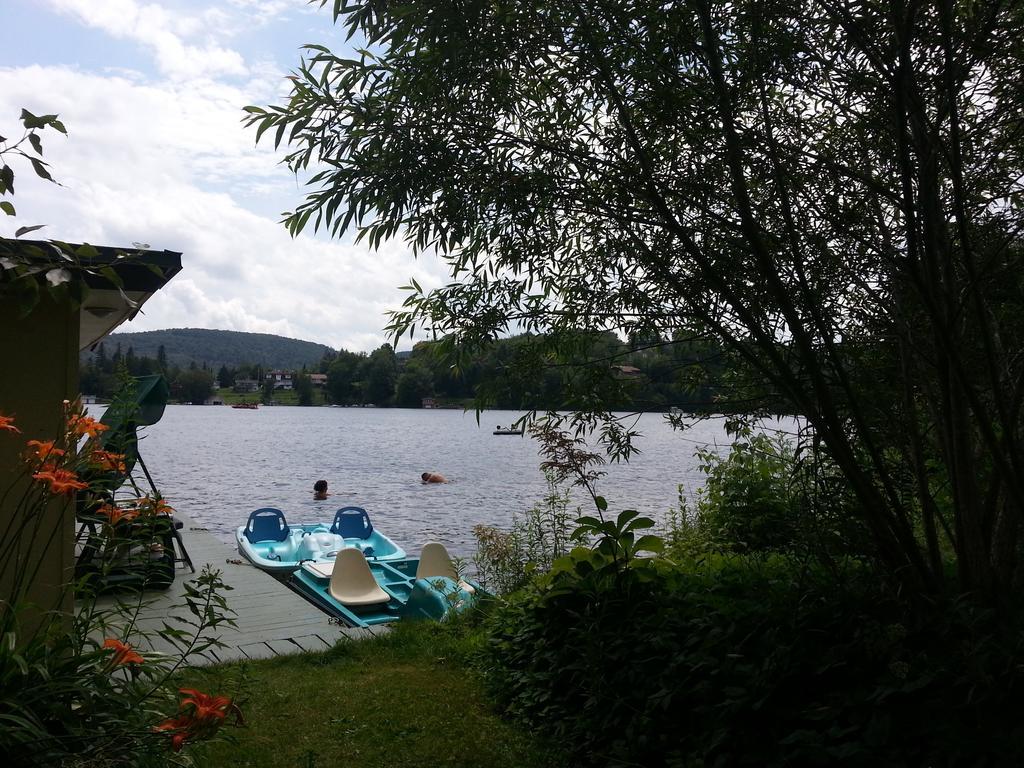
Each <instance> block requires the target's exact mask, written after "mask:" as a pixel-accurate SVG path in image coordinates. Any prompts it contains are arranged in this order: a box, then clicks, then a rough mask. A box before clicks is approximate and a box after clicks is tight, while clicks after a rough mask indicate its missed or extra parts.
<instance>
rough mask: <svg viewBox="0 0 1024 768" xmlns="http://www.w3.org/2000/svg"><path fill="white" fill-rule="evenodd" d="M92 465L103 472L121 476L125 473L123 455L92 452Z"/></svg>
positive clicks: (99, 451) (100, 451) (98, 451)
mask: <svg viewBox="0 0 1024 768" xmlns="http://www.w3.org/2000/svg"><path fill="white" fill-rule="evenodd" d="M92 463H93V464H96V465H97V466H98V467H99V468H100V469H102V470H103V471H105V472H118V473H120V474H122V475H123V474H124V472H125V467H124V454H123V453H111V452H110V451H103V450H98V449H97V450H95V451H93V452H92Z"/></svg>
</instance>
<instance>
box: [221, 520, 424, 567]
mask: <svg viewBox="0 0 1024 768" xmlns="http://www.w3.org/2000/svg"><path fill="white" fill-rule="evenodd" d="M235 541H236V543H237V544H238V552H239V554H241V555H242V557H244V558H245V559H246V560H248V561H249V562H250V563H252V564H253V565H255V566H256V567H257V568H261V569H263V570H264V571H268V572H270V573H273V574H275V575H278V576H282V577H283V576H287V575H288V574H289V573H291V572H292V571H295V570H296V569H297V568H299V567H300V566H301V565H302V564H303V563H306V562H312V563H332V562H333V561H334V559H335V558H336V557H337V556H338V554H340V553H341V552H344V551H346V550H352V551H355V552H358V553H359V554H360V556H361V557H362V558H363V559H364V560H367V561H370V562H380V561H392V560H404V559H405V557H406V554H405V550H403V549H402V548H401V547H399V546H398V545H397V544H395V542H393V541H392V540H391V539H389V538H388V537H387V536H385V535H384V534H383V533H381V532H380V531H378V530H376V529H375V528H374V527H373V525H372V524H371V523H370V516H369V515H368V514H367V513H366V510H365V509H363V508H362V507H342V508H341V509H339V510H338V511H337V512H336V513H335V515H334V521H333V522H331V523H330V524H329V525H328V524H325V523H303V524H301V525H289V524H288V522H287V521H286V520H285V517H284V513H283V512H281V510H279V509H275V508H273V507H264V508H263V509H257V510H256V511H255V512H253V513H252V514H251V515H249V520H248V521H247V522H246V524H245V525H242V526H239V527H238V528H237V529H236V530H235Z"/></svg>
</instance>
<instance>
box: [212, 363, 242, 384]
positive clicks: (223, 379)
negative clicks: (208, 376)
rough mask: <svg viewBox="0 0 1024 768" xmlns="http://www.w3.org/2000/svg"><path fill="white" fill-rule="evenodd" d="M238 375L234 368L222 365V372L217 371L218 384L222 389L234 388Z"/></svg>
mask: <svg viewBox="0 0 1024 768" xmlns="http://www.w3.org/2000/svg"><path fill="white" fill-rule="evenodd" d="M236 376H237V373H236V372H235V371H234V369H232V368H228V367H227V366H226V365H222V366H221V367H220V370H219V371H217V383H218V384H219V385H220V386H221V387H233V386H235V377H236Z"/></svg>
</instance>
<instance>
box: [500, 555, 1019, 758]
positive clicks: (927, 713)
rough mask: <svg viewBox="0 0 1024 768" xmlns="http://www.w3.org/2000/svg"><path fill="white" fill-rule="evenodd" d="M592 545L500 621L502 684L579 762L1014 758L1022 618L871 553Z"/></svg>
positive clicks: (514, 710) (514, 705)
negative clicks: (908, 585) (883, 573)
mask: <svg viewBox="0 0 1024 768" xmlns="http://www.w3.org/2000/svg"><path fill="white" fill-rule="evenodd" d="M607 538H608V537H607V536H606V537H605V539H604V540H602V542H601V545H605V551H604V552H602V551H601V548H600V546H601V545H599V547H598V548H595V549H594V550H587V549H578V550H575V551H574V552H573V553H572V554H571V555H570V556H569V557H567V558H564V559H563V560H561V561H559V563H557V564H556V567H555V569H554V570H553V571H552V573H551V574H549V575H547V576H543V577H541V578H538V579H536V580H535V581H534V582H533V583H532V584H531V585H530V586H529V587H528V588H527V589H525V590H523V591H521V592H519V593H517V594H516V595H515V596H514V597H513V598H511V599H509V600H507V601H506V602H504V603H503V604H501V605H500V606H498V607H497V608H496V610H495V611H494V612H493V613H492V614H491V616H490V618H489V632H490V638H489V642H488V645H487V651H486V663H485V664H484V667H485V669H486V670H487V675H488V680H489V683H490V686H491V690H492V691H493V693H494V695H495V696H496V698H497V700H498V701H499V702H500V704H501V706H503V707H504V709H505V711H507V712H509V713H510V714H512V715H514V716H516V717H518V718H521V719H522V720H524V721H526V722H527V723H529V724H530V725H532V726H533V727H534V728H536V729H537V730H538V731H540V732H542V733H544V734H547V735H550V736H552V737H554V738H555V739H557V740H558V741H559V743H563V744H568V745H572V747H573V748H574V749H575V751H576V754H575V757H574V761H575V763H576V764H581V765H583V764H593V765H622V766H626V765H629V766H636V765H642V766H646V767H647V768H654V767H656V766H692V765H708V766H726V765H728V766H733V765H757V766H782V765H837V764H842V765H865V766H868V765H870V766H905V765H936V766H938V765H1013V764H1018V760H1019V754H1020V750H1021V749H1022V748H1024V721H1021V719H1020V717H1019V711H1020V710H1019V706H1018V704H1017V703H1018V702H1019V697H1020V693H1021V689H1022V686H1024V666H1022V664H1021V662H1020V659H1021V658H1022V656H1021V652H1022V651H1024V647H1022V637H1024V635H1022V634H1021V633H1020V631H1019V628H1018V627H1007V626H1005V625H1000V624H997V623H996V622H995V621H994V620H993V619H992V617H990V616H989V615H987V614H986V613H984V612H980V611H978V610H976V609H972V608H971V607H969V606H968V605H966V604H959V603H952V604H945V605H932V606H913V607H911V606H908V605H907V604H905V603H904V602H901V601H900V600H899V599H897V597H896V596H895V595H893V594H891V593H890V592H888V591H887V590H886V589H885V587H884V586H883V585H881V584H879V583H877V581H876V580H875V579H874V578H873V577H872V575H871V574H870V572H869V571H868V570H867V569H866V568H864V567H863V566H861V565H860V564H857V563H846V564H844V565H843V567H841V568H839V569H836V570H826V569H823V568H820V567H817V566H815V567H808V566H806V565H805V564H803V563H801V562H799V561H797V560H795V559H793V558H791V557H788V556H781V555H774V556H770V557H752V556H738V555H731V556H721V555H719V556H709V557H706V558H704V559H702V560H699V561H688V562H686V563H684V564H671V563H669V562H668V561H665V560H664V559H661V558H648V559H644V558H640V559H630V558H625V559H623V558H619V559H615V558H614V557H611V558H610V557H609V556H608V554H609V548H608V546H607Z"/></svg>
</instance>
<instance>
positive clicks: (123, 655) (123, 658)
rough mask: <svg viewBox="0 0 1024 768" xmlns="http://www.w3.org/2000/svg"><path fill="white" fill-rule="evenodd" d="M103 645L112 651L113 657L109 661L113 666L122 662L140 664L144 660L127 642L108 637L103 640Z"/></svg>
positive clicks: (117, 665)
mask: <svg viewBox="0 0 1024 768" xmlns="http://www.w3.org/2000/svg"><path fill="white" fill-rule="evenodd" d="M103 647H104V648H109V649H111V650H113V651H114V657H113V658H112V659H111V660H110V663H111V664H112V665H113V666H115V667H119V666H121V665H122V664H141V663H142V662H143V661H144V659H143V658H142V656H141V655H139V653H138V652H137V651H136V650H135V649H134V648H132V647H131V646H130V645H128V643H122V642H121V641H120V640H115V639H114V638H112V637H108V638H107V639H106V640H104V641H103Z"/></svg>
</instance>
